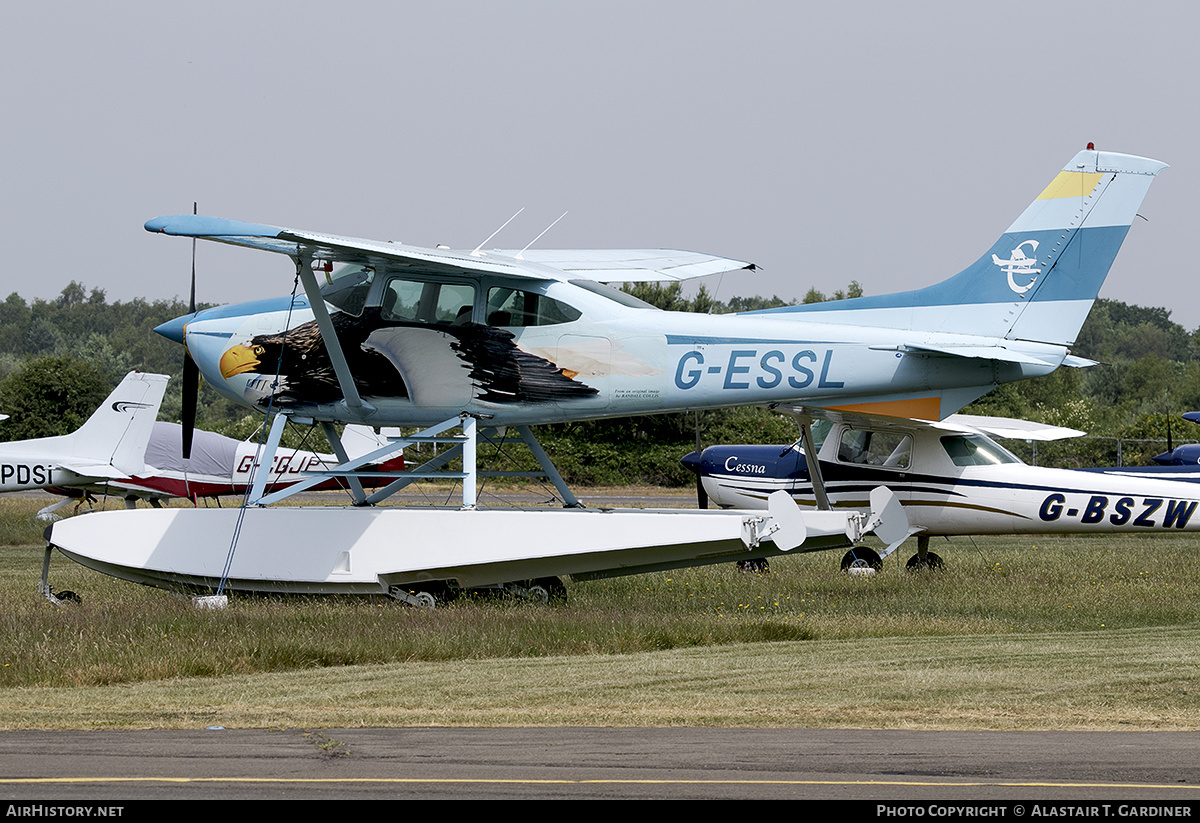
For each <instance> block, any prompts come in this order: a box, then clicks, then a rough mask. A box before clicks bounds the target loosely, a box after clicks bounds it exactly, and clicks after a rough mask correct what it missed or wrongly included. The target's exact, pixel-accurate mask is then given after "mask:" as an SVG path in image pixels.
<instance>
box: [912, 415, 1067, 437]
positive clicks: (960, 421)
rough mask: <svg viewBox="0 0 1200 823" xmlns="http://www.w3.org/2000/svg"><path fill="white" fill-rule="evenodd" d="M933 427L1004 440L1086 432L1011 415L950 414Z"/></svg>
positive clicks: (932, 424)
mask: <svg viewBox="0 0 1200 823" xmlns="http://www.w3.org/2000/svg"><path fill="white" fill-rule="evenodd" d="M915 422H917V423H922V422H924V421H920V420H918V421H915ZM930 425H931V426H933V427H934V428H940V429H950V430H954V431H961V430H963V429H966V430H968V431H969V430H975V431H978V432H982V433H983V434H986V435H988V436H989V437H999V438H1002V439H1005V440H1011V439H1014V438H1018V439H1021V440H1038V441H1042V442H1048V441H1052V440H1065V439H1067V438H1070V437H1083V436H1084V435H1085V434H1087V432H1083V431H1080V430H1079V429H1070V428H1067V427H1066V426H1051V425H1050V424H1048V423H1035V422H1033V421H1032V420H1017V419H1016V418H1012V417H984V416H981V415H976V414H952V415H950V416H949V417H947V418H946V419H945V420H943V421H941V422H940V423H931V424H930Z"/></svg>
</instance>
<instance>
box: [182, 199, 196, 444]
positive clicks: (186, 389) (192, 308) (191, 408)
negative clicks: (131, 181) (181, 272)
mask: <svg viewBox="0 0 1200 823" xmlns="http://www.w3.org/2000/svg"><path fill="white" fill-rule="evenodd" d="M197 207H198V204H197V203H196V202H194V201H193V203H192V214H197V213H198V211H197ZM188 312H189V313H191V314H195V313H196V238H194V237H193V238H192V289H191V294H190V295H189V297H188ZM185 329H186V327H185ZM199 395H200V367H199V366H197V365H196V361H195V360H193V359H192V355H191V353H190V352H189V351H188V350H187V337H186V335H185V337H184V343H183V459H184V460H189V459H191V456H192V437H193V434H194V433H195V431H196V403H197V401H198V399H199Z"/></svg>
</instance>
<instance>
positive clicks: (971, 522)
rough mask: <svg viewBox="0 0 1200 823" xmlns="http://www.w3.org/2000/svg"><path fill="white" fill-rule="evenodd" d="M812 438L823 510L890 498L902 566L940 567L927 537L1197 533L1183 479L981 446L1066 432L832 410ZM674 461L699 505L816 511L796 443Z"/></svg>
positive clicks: (875, 559) (860, 554) (863, 551)
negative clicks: (877, 495) (904, 535)
mask: <svg viewBox="0 0 1200 823" xmlns="http://www.w3.org/2000/svg"><path fill="white" fill-rule="evenodd" d="M813 434H814V436H813V446H814V448H815V450H816V455H817V460H818V461H819V463H820V474H821V477H822V480H823V484H824V490H825V493H826V494H827V495H828V498H829V501H830V503H831V504H832V505H833V506H836V507H839V508H849V509H866V508H867V507H868V506H869V503H868V501H867V493H868V492H869V491H870V490H871V489H873V488H875V487H876V486H880V485H883V486H886V487H887V488H888V489H890V490H891V491H892V492H893V493H894V494H895V495H896V498H897V499H898V500H899V502H900V505H901V506H903V507H904V512H905V514H906V516H907V518H908V522H909V532H910V534H913V535H916V537H917V553H916V554H915V555H913V556H912V558H911V559H910V560H909V562H908V566H909V568H924V567H928V566H934V567H940V566H942V565H943V561H942V559H941V558H940V557H938V555H936V554H934V553H933V552H930V551H929V550H928V549H929V538H930V537H939V536H944V537H950V536H958V535H976V534H1095V533H1100V532H1125V533H1139V534H1152V533H1155V532H1163V531H1168V532H1177V531H1181V530H1186V531H1200V517H1195V516H1194V515H1195V514H1196V506H1197V503H1200V486H1197V485H1196V484H1195V483H1194V482H1188V481H1185V480H1180V479H1178V478H1175V479H1172V478H1171V477H1170V476H1169V475H1167V476H1164V475H1151V474H1145V473H1141V474H1138V473H1136V470H1133V471H1132V472H1131V471H1129V470H1106V471H1104V472H1098V471H1082V470H1071V469H1051V468H1045V467H1040V466H1029V465H1026V464H1025V463H1024V462H1022V461H1021V460H1020V458H1018V457H1016V456H1015V455H1013V454H1012V453H1011V452H1009V451H1008V450H1007V449H1005V448H1004V447H1003V446H1001V445H999V444H998V443H996V442H995V441H994V440H993V439H992V437H1001V438H1014V437H1016V438H1022V439H1026V440H1039V441H1041V440H1057V439H1060V438H1063V437H1078V436H1080V435H1082V434H1083V432H1081V431H1078V430H1075V429H1066V428H1061V427H1056V426H1046V425H1042V424H1038V423H1029V422H1027V421H1022V420H1009V419H1005V418H991V417H974V416H970V415H952V416H951V417H948V418H946V419H945V420H943V421H941V422H930V421H923V420H900V419H896V418H886V417H874V418H869V417H864V416H862V415H850V416H845V415H840V414H836V413H832V414H828V415H827V417H826V418H825V419H824V420H822V421H821V423H820V425H817V426H814V432H813ZM989 435H991V437H989ZM683 462H684V464H685V465H687V466H688V467H689V468H690V469H691V470H692V471H694V472H695V473H696V477H697V481H698V485H697V493H698V496H699V500H700V505H701V507H702V508H703V507H706V506H707V505H708V504H709V503H712V504H715V505H717V506H720V507H723V508H736V509H765V508H766V507H767V500H768V499H769V498H770V496H771V495H772V494H774V493H776V492H779V491H783V492H785V493H786V494H788V495H789V496H790V497H791V498H792V499H794V500H795V501H796V502H797V503H798V504H799V505H800V506H802V507H804V506H810V507H811V506H815V505H816V496H815V495H816V493H815V491H814V485H813V483H812V480H811V478H810V475H809V461H808V459H807V458H806V456H805V455H804V454H803V450H802V448H801V447H800V446H799V444H792V445H791V446H786V445H784V446H779V445H775V446H760V445H743V446H710V447H709V448H707V449H704V450H703V451H702V452H699V453H696V452H692V453H691V454H689V455H687V456H686V457H684V459H683ZM895 548H896V546H895V545H891V546H888V547H886V548H885V549H884V551H883V552H876V551H874V550H873V549H870V548H868V547H865V546H857V547H855V548H853V549H851V550H850V551H848V552H846V555H845V556H844V557H843V558H842V568H843V569H844V570H859V569H862V570H870V569H879V568H882V562H881V558H882V557H886V556H887V555H888V554H889V553H890V552H891V551H893V550H894V549H895Z"/></svg>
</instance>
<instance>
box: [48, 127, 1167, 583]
mask: <svg viewBox="0 0 1200 823" xmlns="http://www.w3.org/2000/svg"><path fill="white" fill-rule="evenodd" d="M1164 168H1166V166H1165V164H1163V163H1160V162H1158V161H1155V160H1150V159H1146V158H1142V157H1134V156H1130V155H1124V154H1114V153H1110V152H1101V151H1096V150H1095V149H1094V148H1092V147H1091V146H1089V148H1088V149H1087V150H1085V151H1082V152H1080V153H1079V154H1077V155H1076V156H1075V157H1073V158H1072V159H1071V161H1070V162H1069V163H1068V164H1067V165H1066V166H1065V167H1064V168H1063V170H1062V171H1061V172H1059V173H1058V174H1056V175H1055V176H1054V178H1053V179H1052V180H1051V182H1050V184H1049V185H1048V186H1047V187H1046V188H1045V189H1044V190H1043V191H1042V192H1041V193H1040V194H1039V195H1038V196H1037V197H1036V199H1034V200H1033V202H1032V203H1031V204H1030V205H1029V206H1028V207H1027V208H1026V209H1025V210H1024V211H1023V212H1022V213H1021V215H1020V216H1019V217H1018V218H1017V219H1016V220H1015V221H1014V222H1013V223H1012V225H1011V226H1009V227H1008V229H1007V230H1006V231H1004V233H1003V234H1001V236H1000V238H999V239H998V240H997V241H996V242H995V243H994V244H993V245H992V246H991V247H990V248H988V249H987V250H985V251H984V252H983V254H982V255H981V256H980V257H979V259H978V260H977V261H976V262H975V263H973V264H971V265H970V266H968V267H967V268H966V269H964V270H963V271H961V272H960V273H958V274H957V275H954V276H953V277H950V278H949V279H948V280H945V281H943V282H941V283H938V284H936V285H932V286H929V287H926V288H923V289H919V290H916V291H908V292H902V293H899V294H892V295H886V296H878V297H874V296H872V297H860V298H855V299H851V300H843V301H838V302H835V303H824V304H812V305H805V306H793V307H787V308H782V309H772V310H767V311H761V312H749V313H744V314H736V315H723V316H706V315H698V314H691V313H678V312H665V311H659V310H657V309H654V308H652V307H650V306H648V305H645V304H643V303H640V302H639V301H637V300H635V299H633V298H631V297H629V296H628V295H626V294H624V293H622V292H620V291H617V290H616V289H613V288H611V287H609V286H607V285H604V283H609V282H618V283H619V282H633V281H662V280H682V279H686V278H692V277H700V276H704V275H708V274H715V273H719V272H723V271H729V270H734V269H746V268H753V265H752V264H749V263H746V262H742V261H737V260H730V259H725V258H720V257H714V256H711V255H706V254H698V253H694V252H683V251H667V250H574V251H535V250H531V249H529V248H528V247H527V248H525V249H522V250H520V251H499V250H495V251H483V250H482V245H483V244H481V246H480V247H479V248H476V249H474V250H461V251H455V250H450V249H445V248H440V247H439V248H420V247H416V246H410V245H405V244H402V243H388V242H377V241H371V240H362V239H355V238H349V237H336V236H331V235H326V234H320V233H316V232H310V231H301V230H296V229H288V228H280V227H275V226H267V225H261V224H257V223H245V222H238V221H234V220H227V219H222V218H215V217H204V216H197V215H178V216H171V217H160V218H156V219H153V220H150V221H149V222H148V223H146V229H147V230H148V231H151V232H154V233H160V234H167V235H174V236H181V237H191V238H201V239H206V240H213V241H216V242H220V243H227V244H232V245H237V246H245V247H248V248H252V249H259V250H263V251H268V252H273V253H277V254H284V255H287V256H288V257H290V258H292V260H293V261H294V263H295V266H296V273H297V276H298V278H299V280H300V282H301V283H303V285H304V292H305V294H304V296H303V297H283V298H279V299H276V300H266V301H257V302H254V303H248V304H241V305H232V306H222V307H218V308H213V309H206V310H203V311H199V312H195V313H192V314H189V315H186V316H184V317H180V318H178V319H176V320H174V321H171V322H170V323H167V324H165V325H163V326H160V327H159V328H158V329H157V331H158V332H159V333H160V334H163V335H165V336H167V337H169V338H171V339H173V340H176V341H178V342H180V343H182V344H183V345H184V346H185V347H186V351H187V356H188V358H189V359H190V362H191V363H194V364H195V367H196V368H198V370H199V372H200V373H201V374H202V376H203V378H204V381H205V382H206V383H207V385H208V386H210V387H212V388H213V389H215V390H216V391H218V392H220V393H221V394H223V395H225V396H226V397H228V398H230V399H231V400H233V401H236V402H238V403H243V404H246V405H248V406H250V407H252V408H254V409H257V410H259V411H262V412H265V413H268V414H274V415H276V417H275V421H274V423H273V431H274V432H278V431H282V426H283V424H282V421H283V419H284V418H290V419H292V420H294V421H298V422H315V423H320V424H322V425H323V426H325V427H326V433H327V435H330V440H331V444H333V437H332V434H331V432H332V424H334V423H361V424H365V425H369V426H409V427H424V429H423V431H422V432H420V433H419V435H418V437H435V438H436V437H440V436H443V434H444V432H446V431H449V430H454V429H458V428H461V430H462V435H461V436H460V437H461V440H460V441H459V445H461V446H462V454H463V458H464V466H465V469H464V472H463V474H464V475H465V476H464V477H463V483H464V509H465V512H458V511H456V512H444V511H443V512H438V513H436V515H437V516H434V515H433V514H431V513H430V512H425V511H421V512H418V511H413V510H399V509H385V508H381V507H373V508H371V507H370V506H371V504H374V503H377V502H380V501H381V500H382V499H383V497H381V496H380V494H376V495H372V496H367V495H366V494H365V493H359V494H358V495H357V498H356V499H357V502H358V503H359V504H360V506H359V507H358V508H354V509H348V510H322V511H321V512H320V513H314V514H303V513H298V512H297V510H296V509H280V508H271V507H270V506H266V507H265V508H258V507H255V508H253V509H251V510H249V511H248V512H246V513H245V514H244V515H242V516H241V517H240V519H238V520H237V522H236V525H235V522H234V520H233V519H230V518H232V514H233V513H232V512H230V511H227V512H226V513H224V514H222V513H220V512H203V511H201V512H186V511H184V510H176V511H173V512H172V513H170V514H162V513H160V512H150V511H145V512H130V513H124V512H112V513H104V514H103V515H100V516H94V517H91V518H89V520H90V522H88V523H86V524H82V525H76V524H74V523H71V521H65V522H64V523H60V524H56V525H55V527H54V532H53V535H52V541H53V542H54V544H55V545H57V546H58V547H59V548H60V549H62V550H63V551H64V552H66V553H68V554H69V555H70V556H72V557H75V558H76V559H80V560H81V562H87V563H89V564H90V565H93V566H94V567H96V568H103V569H105V570H107V571H111V572H113V573H117V574H122V575H125V576H129V577H132V578H136V579H139V580H142V581H143V582H152V583H155V584H162V582H163V581H164V580H175V581H179V580H183V581H187V582H192V583H200V584H204V585H208V584H209V583H210V582H211V581H214V580H215V579H216V578H217V577H218V576H219V575H218V571H219V569H220V568H221V567H222V566H223V564H224V561H225V558H224V556H223V554H222V555H221V556H220V557H217V558H215V559H211V558H209V555H212V554H213V552H212V550H211V549H210V548H206V546H208V547H210V546H212V545H213V544H218V543H220V540H218V539H216V535H217V534H219V533H224V532H229V533H232V532H233V531H234V529H235V528H236V529H239V530H240V531H239V533H240V534H242V535H243V539H244V536H245V535H246V534H247V532H251V533H254V534H256V535H257V537H255V538H254V539H253V541H252V542H253V543H254V545H255V546H256V550H255V552H254V553H253V554H254V558H255V560H253V561H252V560H250V559H247V557H246V555H247V553H246V552H242V553H241V554H240V555H239V558H238V560H237V561H235V563H234V571H233V572H232V573H231V574H230V575H229V580H230V581H231V582H230V585H231V586H235V587H246V588H256V587H257V588H261V587H270V586H274V587H277V588H284V589H287V590H304V591H318V590H319V591H325V590H373V591H379V590H380V588H381V587H382V589H383V590H384V591H393V590H398V589H404V588H405V587H409V586H412V585H415V584H417V583H419V582H421V581H441V582H447V583H449V584H450V585H460V586H469V585H477V584H478V583H479V581H484V582H495V581H507V580H514V579H520V578H543V577H547V578H548V576H553V575H561V574H571V575H574V576H577V577H578V576H600V575H606V574H625V573H631V572H634V571H642V570H649V569H662V568H672V567H676V566H683V565H694V564H698V563H707V562H725V561H727V560H729V559H732V558H736V556H737V555H738V554H739V553H741V554H743V555H744V554H745V553H746V552H750V553H754V552H759V553H764V554H765V553H770V552H776V551H779V550H785V549H790V548H795V547H799V546H803V548H804V549H810V548H829V547H832V546H835V545H853V543H854V542H856V540H857V537H858V535H859V534H860V533H862V532H864V531H871V530H874V531H875V533H876V534H881V530H882V533H885V534H887V535H889V536H895V534H897V532H899V533H905V532H907V526H906V525H904V524H899V525H897V523H896V522H895V518H894V516H889V515H895V514H896V512H897V507H896V506H894V505H892V502H894V501H891V500H890V497H889V495H887V494H886V490H882V491H881V492H880V494H879V495H877V503H878V505H877V506H876V507H874V508H873V509H872V513H871V514H870V515H868V516H864V517H859V516H858V515H853V516H852V515H851V513H848V512H839V511H833V510H832V509H831V508H830V507H829V506H827V505H820V504H819V506H818V508H819V510H818V511H812V512H804V513H803V514H802V515H801V514H794V515H793V514H786V513H784V512H785V511H786V507H782V508H780V509H779V510H778V511H776V512H773V513H772V515H771V516H770V517H769V518H767V519H766V520H760V521H758V522H755V521H754V518H753V517H752V516H751V515H745V516H739V517H732V518H731V517H728V516H724V513H721V512H691V513H676V515H675V516H671V515H669V514H666V513H656V514H647V513H640V514H628V513H625V514H623V513H616V512H613V513H608V514H601V513H596V512H590V511H589V512H578V511H565V512H564V511H559V512H539V513H532V512H513V511H498V510H487V511H484V510H482V509H480V508H479V507H478V506H477V505H476V500H475V478H476V476H478V473H477V472H476V471H475V459H474V449H475V443H476V442H477V441H476V438H477V437H478V436H481V435H482V436H489V435H490V434H491V433H495V436H500V435H499V433H500V432H502V431H504V430H505V429H506V428H510V429H515V430H516V431H517V432H518V433H519V434H520V436H521V438H522V439H524V440H525V442H526V443H528V444H529V446H530V448H531V450H533V452H534V453H535V455H537V456H538V457H539V460H540V462H541V463H542V467H543V469H544V471H545V472H546V473H547V474H548V475H549V476H550V478H551V479H552V481H554V482H555V485H556V486H557V487H558V488H559V491H560V492H561V493H562V496H563V498H564V500H565V502H566V503H567V506H568V507H569V508H575V507H577V503H578V501H576V500H575V498H574V496H573V495H572V494H571V493H570V491H569V489H566V487H565V484H563V483H562V482H561V478H559V477H558V475H557V472H555V471H554V469H553V466H552V464H551V463H550V461H549V459H548V458H546V457H545V456H544V453H543V452H542V451H541V449H540V447H539V446H538V445H537V442H536V440H535V439H534V437H533V435H532V432H531V430H530V429H529V426H531V425H534V424H538V423H550V422H557V421H574V420H590V419H596V418H603V417H616V416H626V415H638V414H653V413H657V412H671V411H681V410H693V409H702V408H715V407H728V406H737V405H745V404H759V405H766V406H771V407H776V408H783V409H791V410H794V411H796V412H797V413H798V414H799V415H800V416H801V418H802V421H804V427H803V428H804V431H806V432H807V431H809V426H808V423H807V421H808V420H809V419H811V416H812V414H814V413H816V412H818V411H822V412H824V411H828V412H838V413H840V414H843V415H851V416H852V415H856V414H872V415H889V416H893V417H905V418H908V417H916V418H923V419H927V420H940V419H942V418H944V417H946V416H948V415H950V414H952V413H953V412H955V411H957V410H958V409H960V408H961V407H962V406H963V405H965V404H967V403H969V402H971V401H972V400H974V399H975V398H977V397H979V396H981V395H983V394H985V393H987V392H988V391H990V390H991V389H992V388H994V387H995V386H997V385H999V384H1001V383H1005V382H1009V381H1013V380H1022V379H1026V378H1030V377H1038V376H1041V375H1045V374H1049V373H1050V372H1052V371H1054V370H1055V369H1056V368H1058V367H1059V366H1062V365H1066V366H1083V365H1088V364H1089V362H1088V361H1084V360H1082V359H1080V358H1077V357H1074V356H1072V355H1071V354H1070V352H1069V347H1070V345H1071V344H1072V343H1073V342H1074V339H1075V336H1076V334H1077V333H1078V331H1079V328H1080V326H1081V325H1082V323H1083V321H1084V319H1085V318H1086V316H1087V314H1088V311H1089V309H1090V307H1091V305H1092V303H1093V301H1094V300H1095V298H1096V295H1097V293H1098V292H1099V290H1100V287H1101V285H1102V283H1103V282H1104V278H1105V276H1106V275H1107V273H1108V271H1109V268H1110V266H1111V264H1112V262H1113V259H1114V258H1115V256H1116V254H1117V251H1118V250H1119V248H1120V246H1121V243H1122V241H1123V240H1124V238H1125V235H1126V233H1127V232H1128V231H1129V227H1130V224H1131V223H1132V221H1133V218H1134V216H1135V215H1136V214H1137V211H1138V208H1139V206H1140V204H1141V203H1142V200H1143V198H1144V197H1145V195H1146V192H1147V190H1148V189H1149V187H1150V184H1151V182H1153V180H1154V177H1155V175H1157V174H1158V173H1159V172H1160V171H1162V170H1163V169H1164ZM490 239H491V238H489V240H490ZM485 242H486V241H485ZM334 264H339V265H341V266H342V268H341V269H340V270H338V272H337V273H336V275H335V274H334V273H333V272H334ZM318 278H319V279H318ZM188 382H189V384H190V385H188V386H186V387H185V389H186V390H188V391H189V392H190V391H194V390H195V385H194V383H193V382H191V381H188ZM193 405H194V404H193ZM186 407H187V403H185V408H186ZM276 442H277V434H275V435H273V437H272V439H270V440H269V441H268V449H270V448H274V447H275V443H276ZM408 442H413V441H412V440H411V439H409V440H400V441H397V444H396V448H402V447H403V446H404V445H406V444H407V443H408ZM810 453H811V450H810ZM382 456H384V455H381V454H379V453H378V452H376V453H373V454H371V455H368V456H366V458H360V459H359V460H346V461H345V462H344V464H343V465H342V466H340V467H339V468H338V470H337V471H341V472H348V473H353V472H354V471H355V470H356V469H358V467H359V466H360V465H362V462H363V461H364V460H366V459H378V458H380V457H382ZM268 459H269V458H268ZM397 482H398V483H402V482H406V481H404V480H398V481H397ZM302 486H303V484H300V487H301V488H302ZM386 491H387V490H385V492H386ZM277 499H278V497H277V496H274V495H256V496H255V497H254V500H255V501H256V502H257V503H259V504H264V505H265V504H269V503H272V502H275V501H276V500H277ZM788 505H790V503H789V504H788ZM308 511H311V510H308ZM900 514H901V515H902V514H903V513H902V512H900ZM551 515H554V516H551ZM610 515H611V516H610ZM705 515H721V516H717V517H712V516H709V517H706V516H705ZM102 517H103V518H104V519H102ZM170 518H173V519H170ZM222 518H225V519H222ZM688 518H691V521H689V523H690V524H688V525H685V521H688ZM185 520H186V521H187V523H186V524H185V523H184V521H185ZM385 522H386V523H387V524H388V525H387V527H383V526H381V525H380V524H382V523H385ZM717 524H724V525H720V526H718V525H717ZM373 527H374V530H373ZM256 530H257V531H256ZM396 535H406V538H405V539H404V540H397V539H396ZM797 539H798V542H797ZM900 539H903V538H902V537H901V538H900ZM772 542H773V543H774V548H772V547H771V546H770V545H768V543H772ZM885 542H889V541H886V540H885ZM398 543H399V544H401V545H397V544H398ZM783 544H790V545H786V546H785V545H783ZM272 545H274V546H277V547H278V548H277V549H275V550H269V549H267V548H263V547H266V546H272ZM135 547H136V548H135ZM118 549H119V551H118ZM210 559H211V562H210ZM239 563H240V564H241V565H238V564H239ZM285 568H286V569H288V571H287V572H286V573H285V572H284V571H283V569H285ZM281 576H282V577H286V580H283V581H282V582H281ZM222 585H224V584H222Z"/></svg>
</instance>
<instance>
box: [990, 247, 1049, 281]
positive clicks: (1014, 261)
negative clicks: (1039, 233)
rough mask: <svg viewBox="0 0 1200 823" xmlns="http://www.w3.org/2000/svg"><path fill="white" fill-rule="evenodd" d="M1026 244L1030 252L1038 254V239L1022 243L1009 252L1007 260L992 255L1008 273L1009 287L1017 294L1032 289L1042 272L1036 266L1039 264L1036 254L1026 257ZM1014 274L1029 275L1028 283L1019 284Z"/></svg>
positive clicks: (995, 261) (994, 261) (996, 262)
mask: <svg viewBox="0 0 1200 823" xmlns="http://www.w3.org/2000/svg"><path fill="white" fill-rule="evenodd" d="M1024 246H1028V247H1029V253H1030V254H1033V255H1036V254H1037V247H1038V241H1036V240H1026V241H1025V242H1024V243H1021V244H1020V245H1018V246H1017V247H1016V248H1015V249H1013V250H1012V252H1011V253H1010V254H1009V256H1008V259H1007V260H1001V259H1000V258H999V257H997V256H996V255H994V254H993V255H992V262H993V263H995V264H996V265H997V266H999V267H1000V268H1001V269H1002V270H1003V271H1004V273H1005V274H1007V275H1008V287H1009V288H1010V289H1012V290H1013V291H1014V292H1015V293H1017V294H1024V293H1025V292H1027V291H1029V290H1030V289H1032V288H1033V284H1034V283H1035V282H1037V275H1039V274H1041V272H1042V270H1041V269H1039V268H1036V266H1037V257H1036V256H1034V257H1026V256H1025V252H1024V250H1023V247H1024ZM1014 274H1016V275H1022V276H1028V277H1029V282H1028V283H1026V284H1025V285H1024V286H1018V285H1017V281H1016V280H1014V279H1013V275H1014Z"/></svg>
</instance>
